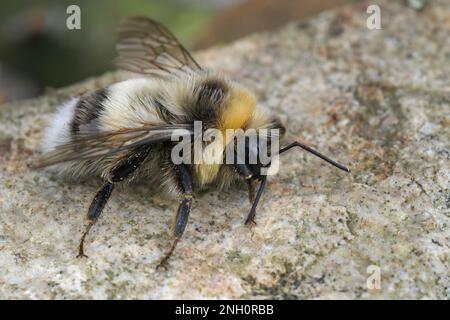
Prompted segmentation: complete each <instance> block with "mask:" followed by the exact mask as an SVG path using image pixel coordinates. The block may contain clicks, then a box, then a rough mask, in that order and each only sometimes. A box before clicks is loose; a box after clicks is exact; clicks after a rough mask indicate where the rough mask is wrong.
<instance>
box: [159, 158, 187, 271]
mask: <svg viewBox="0 0 450 320" xmlns="http://www.w3.org/2000/svg"><path fill="white" fill-rule="evenodd" d="M174 173H175V180H176V182H177V184H178V189H179V192H180V195H181V199H180V204H179V206H178V210H177V213H176V215H175V218H174V222H173V224H172V235H173V236H174V237H175V240H174V242H173V243H172V246H171V247H170V250H169V251H168V252H167V253H166V255H165V256H164V258H163V259H162V260H161V262H160V263H159V264H158V265H157V266H156V269H159V268H161V267H163V268H165V269H167V262H168V261H169V258H170V256H171V255H172V253H173V251H174V250H175V247H176V246H177V244H178V242H179V241H180V239H181V236H182V235H183V233H184V229H186V224H187V222H188V218H189V213H190V211H191V207H192V199H193V198H192V191H193V190H192V174H191V171H190V169H189V168H188V167H187V166H186V165H184V164H181V165H177V166H175V167H174Z"/></svg>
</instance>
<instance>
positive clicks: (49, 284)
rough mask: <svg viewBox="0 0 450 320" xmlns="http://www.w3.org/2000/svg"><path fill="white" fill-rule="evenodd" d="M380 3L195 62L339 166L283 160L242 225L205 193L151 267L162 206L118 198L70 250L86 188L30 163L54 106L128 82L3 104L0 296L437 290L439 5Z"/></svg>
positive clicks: (240, 212) (445, 227) (442, 197)
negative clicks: (374, 20) (373, 16)
mask: <svg viewBox="0 0 450 320" xmlns="http://www.w3.org/2000/svg"><path fill="white" fill-rule="evenodd" d="M371 3H372V1H371ZM379 3H380V6H381V10H382V30H373V31H370V30H368V29H367V28H366V18H367V14H366V8H367V5H368V3H358V4H356V5H354V6H352V7H344V8H341V9H338V10H336V11H331V12H325V13H323V14H320V15H319V16H317V17H315V18H314V19H312V20H309V21H306V22H301V23H294V24H290V25H288V26H286V27H284V28H282V29H280V30H279V31H277V32H274V33H266V34H257V35H253V36H250V37H248V38H245V39H242V40H240V41H238V42H236V43H234V44H232V45H230V46H227V47H224V48H213V49H210V50H207V51H205V52H201V53H199V54H198V55H196V56H197V57H198V60H199V61H200V62H201V63H202V64H203V65H205V66H207V67H211V68H214V69H218V70H222V71H223V72H225V73H226V74H228V75H230V76H231V77H233V78H234V79H236V80H238V81H241V82H242V83H243V84H245V85H246V86H248V87H249V88H251V89H253V90H254V91H255V93H256V95H257V96H258V98H259V101H260V103H261V105H262V106H263V107H265V108H267V109H269V110H272V111H273V112H275V113H277V114H280V115H282V116H284V117H285V118H286V119H287V121H288V125H289V132H290V134H291V135H292V136H296V137H298V138H300V139H302V140H304V141H307V142H309V143H310V144H311V145H313V146H315V147H317V148H318V149H319V150H321V151H322V152H324V153H326V154H329V155H332V156H333V157H334V158H336V159H338V160H339V161H341V162H343V163H348V164H350V166H351V168H352V173H351V174H348V175H345V174H343V173H341V172H339V171H338V170H335V169H334V168H332V167H330V166H329V165H327V164H325V163H323V162H321V161H318V160H317V159H316V158H314V157H312V156H310V155H308V154H305V153H302V152H300V151H299V152H297V153H296V152H292V153H290V154H287V155H286V156H285V157H284V158H283V159H282V168H281V171H280V173H279V174H278V175H277V176H276V177H273V178H272V179H271V180H270V184H269V186H268V189H267V190H266V193H265V195H264V197H263V202H262V205H261V206H260V208H259V212H258V216H257V222H258V224H257V226H255V227H254V228H252V229H249V228H247V227H245V226H244V224H243V220H244V218H245V215H246V214H247V212H248V210H249V204H248V203H247V196H246V193H245V192H244V191H241V190H240V189H239V188H237V187H236V188H233V189H231V190H228V191H223V192H221V193H217V192H214V191H213V190H211V191H207V192H202V194H200V195H198V196H197V198H196V201H195V203H194V208H193V211H192V214H191V218H190V223H189V225H188V227H187V230H186V233H185V235H184V238H183V241H182V242H181V243H180V245H179V247H178V248H177V251H176V254H175V256H173V258H172V260H171V262H170V268H169V270H168V271H160V270H155V264H156V263H157V262H158V261H159V259H160V258H161V256H162V255H163V253H164V252H165V251H166V250H167V249H168V247H169V244H170V242H169V237H168V230H169V224H170V221H171V219H172V214H173V212H174V210H175V208H176V204H175V203H171V202H168V201H166V200H162V198H161V197H160V196H159V195H158V194H156V193H155V192H154V191H152V190H151V188H149V187H148V186H146V185H145V184H144V185H138V186H135V187H133V188H126V189H125V188H124V189H123V190H121V191H120V192H116V193H115V194H114V195H113V197H112V199H111V200H110V202H109V204H108V207H107V208H106V210H105V212H104V215H103V216H102V219H101V220H100V222H99V223H98V225H97V226H96V227H95V229H94V230H93V232H92V233H91V236H90V238H89V241H88V243H87V253H88V255H89V256H90V258H89V259H87V260H79V259H76V258H75V255H76V248H77V244H78V240H79V237H80V233H81V231H82V221H83V214H84V212H85V210H86V209H87V207H88V205H89V202H90V200H91V198H92V196H93V194H94V192H95V191H96V189H97V187H98V185H99V181H97V180H93V181H89V182H84V183H80V184H74V183H71V182H67V181H64V180H61V179H59V178H57V177H55V176H54V175H53V174H51V173H48V172H43V171H35V170H32V169H30V168H29V165H30V164H31V163H32V160H33V159H34V158H35V157H36V156H37V155H38V153H39V152H38V144H39V140H40V139H41V136H42V128H43V127H44V126H45V124H46V123H47V121H48V120H49V118H50V115H51V112H52V111H53V110H54V109H55V106H56V105H57V104H58V103H60V102H62V101H63V100H65V99H66V98H68V97H69V96H71V95H73V94H76V93H79V92H82V91H83V90H85V89H86V88H89V89H91V88H95V87H99V86H102V85H105V84H108V83H111V82H114V81H117V80H118V79H121V78H123V77H124V75H123V74H119V73H110V74H106V75H104V76H102V77H99V78H98V79H92V80H88V81H86V82H84V83H81V84H78V85H75V86H73V87H70V88H66V89H63V90H58V91H55V92H49V94H48V95H47V96H45V97H41V98H39V99H35V100H30V101H23V102H17V103H13V104H9V105H3V106H1V107H0V271H1V272H0V274H1V275H0V298H8V299H12V298H30V299H35V298H58V299H59V298H81V299H88V298H96V299H101V298H114V299H120V298H143V299H159V298H276V299H279V298H283V299H284V298H294V299H306V298H307V299H310V298H363V299H366V298H369V299H370V298H375V299H377V298H430V299H436V298H440V299H448V298H449V295H450V288H449V222H450V221H449V211H450V196H449V193H450V190H449V181H450V179H449V178H450V164H449V163H450V145H449V141H450V106H449V104H450V79H449V74H450V72H449V71H450V69H449V68H450V43H449V41H450V40H449V39H450V7H449V5H450V4H449V2H448V1H446V0H440V1H430V2H429V3H427V5H426V6H425V8H423V9H422V10H421V11H414V10H413V9H411V8H409V7H407V6H406V5H404V2H401V1H398V2H394V1H382V2H379ZM371 265H374V266H378V267H379V268H380V272H381V284H380V289H376V288H372V289H368V287H367V285H366V281H367V278H368V276H369V274H368V273H367V270H368V267H369V266H371ZM369 270H371V269H370V268H369Z"/></svg>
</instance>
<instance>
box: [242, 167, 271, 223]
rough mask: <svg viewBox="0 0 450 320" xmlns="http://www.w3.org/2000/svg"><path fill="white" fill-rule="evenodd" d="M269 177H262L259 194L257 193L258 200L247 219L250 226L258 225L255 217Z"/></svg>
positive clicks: (255, 201) (246, 221)
mask: <svg viewBox="0 0 450 320" xmlns="http://www.w3.org/2000/svg"><path fill="white" fill-rule="evenodd" d="M266 181H267V176H262V177H261V183H260V184H259V188H258V192H257V193H256V198H255V200H254V201H253V205H252V208H251V209H250V212H249V214H248V215H247V219H245V224H246V225H248V224H250V223H253V224H256V222H255V215H256V207H257V206H258V202H259V200H260V199H261V196H262V193H263V191H264V188H265V186H266Z"/></svg>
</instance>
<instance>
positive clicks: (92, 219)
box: [77, 182, 114, 258]
mask: <svg viewBox="0 0 450 320" xmlns="http://www.w3.org/2000/svg"><path fill="white" fill-rule="evenodd" d="M113 189H114V184H112V183H111V182H107V183H105V184H104V185H103V186H102V187H101V188H100V190H99V191H98V192H97V194H96V195H95V197H94V199H93V200H92V203H91V205H90V207H89V210H88V212H87V214H86V221H87V225H86V230H85V231H84V233H83V235H82V236H81V239H80V245H79V246H78V255H77V258H82V257H86V258H87V255H85V254H84V239H85V238H86V236H87V234H88V233H89V231H90V230H91V228H92V226H93V225H94V224H95V223H96V222H97V220H98V218H99V216H100V214H101V213H102V210H103V208H104V207H105V205H106V202H107V201H108V199H109V197H110V196H111V193H112V191H113Z"/></svg>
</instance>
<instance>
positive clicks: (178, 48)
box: [114, 17, 201, 76]
mask: <svg viewBox="0 0 450 320" xmlns="http://www.w3.org/2000/svg"><path fill="white" fill-rule="evenodd" d="M117 52H118V57H117V58H116V60H115V61H114V63H115V65H116V66H117V67H118V68H121V69H124V70H127V71H131V72H135V73H140V74H145V75H156V76H168V75H173V74H177V73H179V72H189V71H191V72H192V71H194V72H195V71H199V70H201V67H200V66H199V64H198V63H197V62H196V61H195V60H194V58H192V56H191V55H190V54H189V52H188V51H187V50H186V49H185V48H184V47H183V46H182V45H181V44H180V43H179V42H178V40H177V39H176V38H175V36H174V35H173V34H172V33H171V32H170V31H169V30H168V29H167V28H166V27H164V26H163V25H161V24H160V23H158V22H156V21H154V20H151V19H149V18H145V17H131V18H128V19H126V20H125V21H124V22H123V23H122V24H121V25H120V27H119V41H118V43H117Z"/></svg>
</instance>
